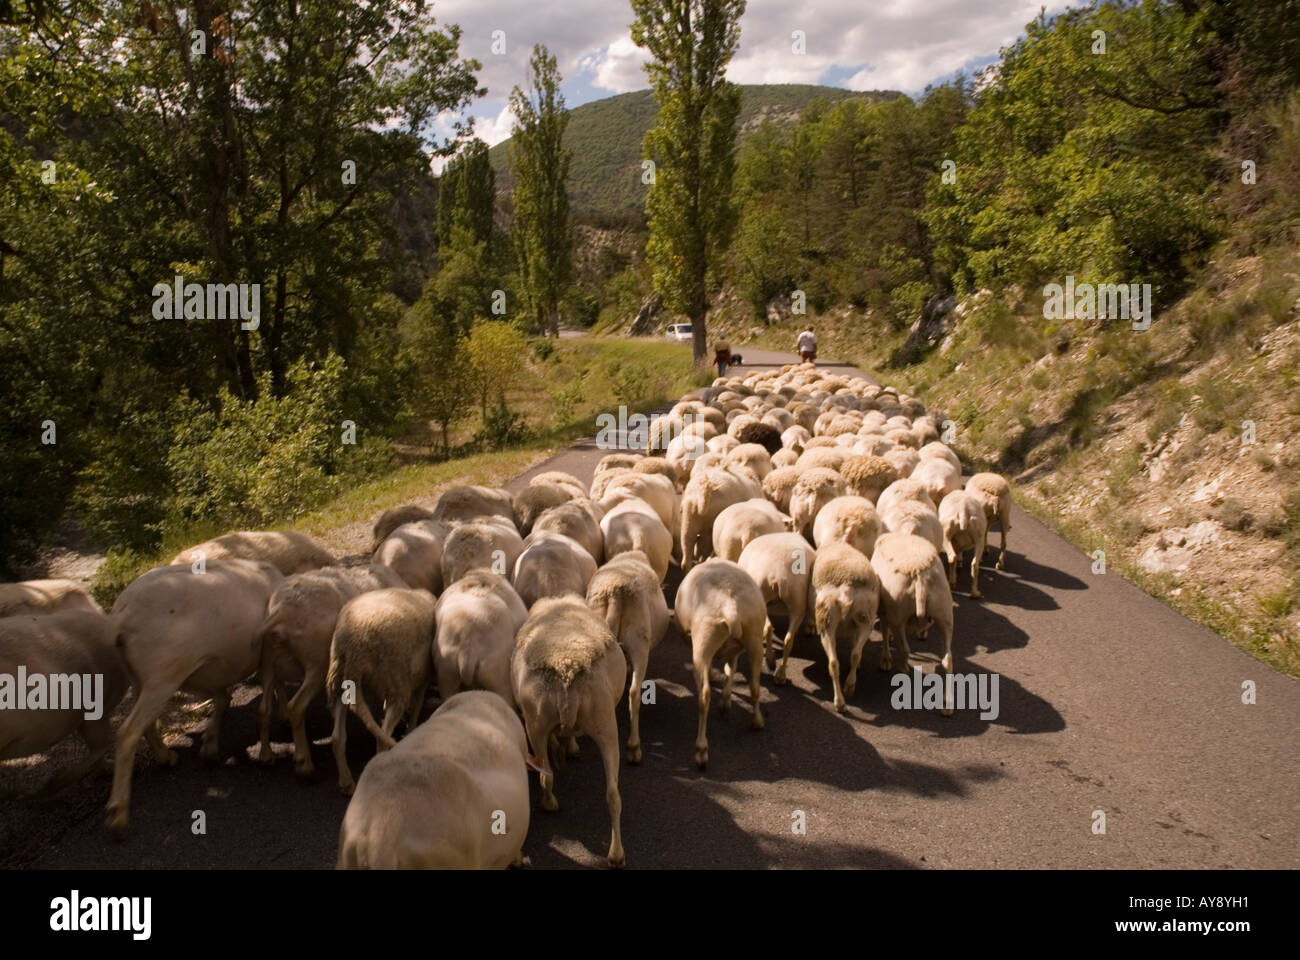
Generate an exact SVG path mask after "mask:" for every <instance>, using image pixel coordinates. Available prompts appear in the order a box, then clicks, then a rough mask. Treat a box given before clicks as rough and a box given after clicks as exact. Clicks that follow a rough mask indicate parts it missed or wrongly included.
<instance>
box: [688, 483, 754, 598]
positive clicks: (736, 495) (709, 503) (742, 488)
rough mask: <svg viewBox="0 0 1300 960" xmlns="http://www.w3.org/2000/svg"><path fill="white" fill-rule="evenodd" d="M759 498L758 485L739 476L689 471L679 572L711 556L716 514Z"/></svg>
mask: <svg viewBox="0 0 1300 960" xmlns="http://www.w3.org/2000/svg"><path fill="white" fill-rule="evenodd" d="M769 476H770V474H769ZM762 495H763V487H762V485H761V483H758V482H755V481H754V480H753V479H752V477H750V478H746V477H742V476H740V475H738V474H736V473H733V472H732V471H730V470H725V469H720V468H714V469H709V470H704V471H703V472H701V471H699V470H695V471H693V472H692V473H691V479H690V482H689V483H687V484H686V491H685V493H683V494H682V505H681V540H680V544H681V551H682V571H683V572H686V571H689V570H690V568H691V567H692V565H694V564H695V562H696V561H697V560H707V559H708V558H709V557H711V556H713V553H714V549H713V524H714V521H715V520H717V517H718V514H720V513H721V512H722V511H723V510H725V509H726V508H727V507H729V506H731V505H732V504H733V503H740V502H742V501H744V500H752V499H754V498H755V497H761V496H762Z"/></svg>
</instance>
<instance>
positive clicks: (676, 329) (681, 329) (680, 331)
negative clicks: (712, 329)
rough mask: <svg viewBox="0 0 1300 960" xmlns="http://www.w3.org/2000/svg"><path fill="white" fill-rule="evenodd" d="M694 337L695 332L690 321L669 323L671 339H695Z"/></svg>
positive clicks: (669, 336) (669, 337)
mask: <svg viewBox="0 0 1300 960" xmlns="http://www.w3.org/2000/svg"><path fill="white" fill-rule="evenodd" d="M694 338H695V334H694V332H693V330H692V327H691V325H690V324H689V323H670V324H669V325H668V339H669V340H678V341H682V340H686V341H689V340H693V339H694Z"/></svg>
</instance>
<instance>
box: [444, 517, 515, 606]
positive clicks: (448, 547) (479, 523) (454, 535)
mask: <svg viewBox="0 0 1300 960" xmlns="http://www.w3.org/2000/svg"><path fill="white" fill-rule="evenodd" d="M523 549H524V540H523V537H521V536H519V532H518V531H517V530H516V529H515V525H514V522H513V521H509V520H504V519H497V520H492V519H480V520H474V521H471V522H469V523H461V524H458V525H457V526H456V527H455V528H453V529H452V531H451V533H450V534H449V535H448V537H447V540H446V542H445V543H443V545H442V585H443V589H446V588H447V587H450V586H451V585H452V584H453V583H455V582H456V581H457V580H459V579H460V578H461V577H463V576H464V575H465V574H467V573H469V572H470V571H471V570H474V569H478V568H483V569H487V570H491V571H492V572H493V573H499V574H501V575H503V576H504V575H507V574H509V573H510V571H511V570H513V569H514V567H515V561H516V560H518V559H519V554H520V553H521V552H523Z"/></svg>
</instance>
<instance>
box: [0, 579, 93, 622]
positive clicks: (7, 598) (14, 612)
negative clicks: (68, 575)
mask: <svg viewBox="0 0 1300 960" xmlns="http://www.w3.org/2000/svg"><path fill="white" fill-rule="evenodd" d="M59 610H87V611H90V612H91V613H103V611H102V610H100V609H99V604H97V603H96V602H95V599H94V597H92V596H91V595H90V591H88V590H87V589H86V588H85V587H83V586H82V585H81V584H79V583H77V582H76V581H75V580H23V581H21V582H20V583H0V617H14V616H18V615H19V614H42V613H56V612H57V611H59Z"/></svg>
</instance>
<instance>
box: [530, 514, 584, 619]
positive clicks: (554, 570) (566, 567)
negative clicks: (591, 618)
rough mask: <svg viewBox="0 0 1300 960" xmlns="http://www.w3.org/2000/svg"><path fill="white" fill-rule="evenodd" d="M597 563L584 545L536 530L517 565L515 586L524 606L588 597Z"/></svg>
mask: <svg viewBox="0 0 1300 960" xmlns="http://www.w3.org/2000/svg"><path fill="white" fill-rule="evenodd" d="M595 574H596V561H595V560H594V559H593V558H592V556H591V554H590V553H588V552H587V550H586V548H585V547H583V546H582V544H580V543H578V541H577V540H574V539H573V538H572V537H567V536H565V535H564V534H562V533H556V532H555V531H553V530H534V531H533V532H532V533H530V534H529V535H528V539H527V540H525V541H524V549H523V551H522V552H521V553H520V554H519V559H518V560H516V561H515V570H514V577H513V582H514V585H515V590H516V592H518V594H519V599H520V600H522V601H523V602H524V606H526V607H528V608H530V609H531V608H532V606H533V604H535V603H536V602H537V601H538V600H541V599H542V598H544V597H562V596H564V595H565V594H576V595H578V596H580V597H581V596H585V595H586V593H587V584H588V583H589V582H590V581H591V578H592V577H593V576H595Z"/></svg>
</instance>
